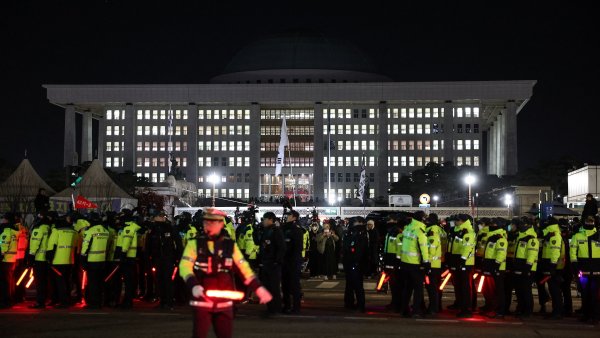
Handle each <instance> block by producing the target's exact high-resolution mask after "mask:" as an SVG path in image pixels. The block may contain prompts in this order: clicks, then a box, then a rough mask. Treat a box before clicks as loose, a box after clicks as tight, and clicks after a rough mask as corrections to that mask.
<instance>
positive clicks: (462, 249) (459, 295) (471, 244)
mask: <svg viewBox="0 0 600 338" xmlns="http://www.w3.org/2000/svg"><path fill="white" fill-rule="evenodd" d="M455 222H456V223H455V224H456V226H455V227H454V229H452V230H451V232H450V234H449V244H448V252H449V253H450V255H449V256H448V259H449V261H448V265H449V267H450V270H451V273H452V276H453V278H454V279H453V284H454V294H455V297H456V303H455V304H454V305H451V306H449V307H448V308H458V309H459V310H460V311H459V312H458V314H457V315H456V316H457V317H459V318H471V317H473V313H472V312H471V310H470V309H469V308H470V307H471V286H472V281H471V279H472V275H473V265H474V264H475V241H476V236H475V232H474V231H473V225H472V224H471V217H470V216H469V215H466V214H460V215H458V217H457V219H456V221H455ZM450 238H451V240H450Z"/></svg>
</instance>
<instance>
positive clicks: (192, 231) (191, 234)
mask: <svg viewBox="0 0 600 338" xmlns="http://www.w3.org/2000/svg"><path fill="white" fill-rule="evenodd" d="M197 235H198V229H197V228H196V227H195V226H193V225H189V229H188V231H186V232H185V234H183V236H181V240H182V244H183V247H184V248H185V246H186V245H187V243H188V242H189V241H191V240H192V239H194V238H196V236H197Z"/></svg>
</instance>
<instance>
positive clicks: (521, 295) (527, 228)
mask: <svg viewBox="0 0 600 338" xmlns="http://www.w3.org/2000/svg"><path fill="white" fill-rule="evenodd" d="M512 223H513V225H515V226H516V227H517V230H518V231H519V232H518V235H517V238H516V240H515V248H514V255H513V257H514V259H513V263H512V272H513V278H514V285H515V293H516V294H517V311H516V313H515V315H516V316H518V317H519V318H521V319H526V318H529V317H530V316H531V314H532V313H533V292H532V287H531V285H532V282H533V277H534V275H535V272H536V270H537V261H538V255H539V250H540V245H539V241H538V239H537V233H536V232H535V230H534V229H533V226H532V224H531V222H530V221H529V220H527V219H521V220H519V219H516V220H513V221H512Z"/></svg>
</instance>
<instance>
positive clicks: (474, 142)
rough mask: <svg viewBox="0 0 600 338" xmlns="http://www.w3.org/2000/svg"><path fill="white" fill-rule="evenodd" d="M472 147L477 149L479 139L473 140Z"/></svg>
mask: <svg viewBox="0 0 600 338" xmlns="http://www.w3.org/2000/svg"><path fill="white" fill-rule="evenodd" d="M473 149H475V150H479V140H473Z"/></svg>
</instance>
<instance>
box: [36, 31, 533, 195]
mask: <svg viewBox="0 0 600 338" xmlns="http://www.w3.org/2000/svg"><path fill="white" fill-rule="evenodd" d="M535 83H536V82H535V81H533V80H515V81H468V82H465V81H461V82H394V81H393V80H392V79H390V78H388V77H386V76H385V75H381V74H380V73H378V72H377V70H376V67H374V65H373V64H372V63H370V62H369V61H368V58H367V57H365V55H364V54H362V53H361V52H360V51H359V50H358V49H357V48H355V47H354V46H352V45H349V44H347V43H344V42H342V41H336V40H332V39H325V38H322V37H293V38H289V37H274V38H268V39H264V40H260V41H257V42H254V43H253V44H251V45H248V46H247V47H245V48H244V49H242V50H241V51H239V52H238V54H237V55H235V56H234V57H233V59H232V60H231V61H230V63H229V65H228V66H227V68H226V69H225V70H224V72H223V73H222V74H221V75H218V76H216V77H214V78H213V79H211V81H210V83H207V84H165V85H157V84H139V85H110V84H106V85H100V84H90V85H51V84H49V85H44V88H46V90H47V98H48V100H49V101H50V102H51V103H52V104H54V105H57V106H60V107H62V108H64V114H65V134H64V165H65V166H66V165H76V164H78V163H81V162H85V161H90V160H92V159H93V158H96V157H97V158H98V159H99V160H101V161H102V163H104V166H105V167H106V168H110V169H111V170H113V171H133V172H135V173H137V175H140V176H145V177H147V178H148V179H149V180H150V181H151V182H162V181H163V180H165V178H166V177H167V175H168V173H169V170H170V169H171V163H172V162H171V161H170V160H169V159H170V158H173V159H175V160H176V161H177V163H178V166H179V169H180V171H181V172H182V173H183V175H184V176H185V177H186V180H187V181H190V182H194V183H195V184H196V186H197V187H198V194H199V196H206V197H209V196H211V193H212V186H213V183H212V180H209V177H211V176H212V175H215V176H216V177H218V180H217V182H216V194H217V196H218V197H223V198H236V199H248V198H260V199H262V200H265V201H269V200H271V199H274V198H277V197H280V196H282V195H288V196H290V195H291V194H292V191H295V192H296V196H297V197H298V198H300V199H302V200H303V201H306V202H308V201H310V200H313V201H315V202H318V201H323V200H324V198H325V197H326V196H329V195H330V193H331V194H332V195H333V194H335V196H336V197H337V198H340V197H341V198H352V197H355V193H356V189H357V186H358V183H359V177H360V168H361V164H362V162H363V159H364V163H365V167H366V175H367V178H368V181H369V185H368V195H369V196H370V197H378V196H386V195H387V189H388V188H389V186H390V183H391V182H394V181H397V180H398V179H399V178H400V176H401V175H402V174H405V173H409V172H411V171H413V170H415V169H418V168H421V167H423V166H425V165H427V163H430V162H435V163H440V164H442V163H446V162H452V163H453V164H454V165H457V166H471V167H473V168H474V169H473V170H478V171H480V172H481V173H487V174H494V175H499V176H501V175H511V174H515V173H516V171H517V114H518V113H519V111H520V110H521V109H522V108H523V107H524V105H525V104H526V103H527V102H528V100H529V98H530V97H531V95H532V90H533V87H534V85H535ZM284 116H285V118H286V122H287V127H288V128H287V129H288V135H289V142H290V144H289V148H288V150H286V152H285V156H286V158H285V162H284V168H283V171H282V175H280V176H275V162H276V159H277V151H278V146H279V140H280V133H281V122H282V118H283V117H284ZM328 162H329V163H328ZM215 176H212V177H215ZM330 187H331V188H330ZM329 189H331V191H329Z"/></svg>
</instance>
